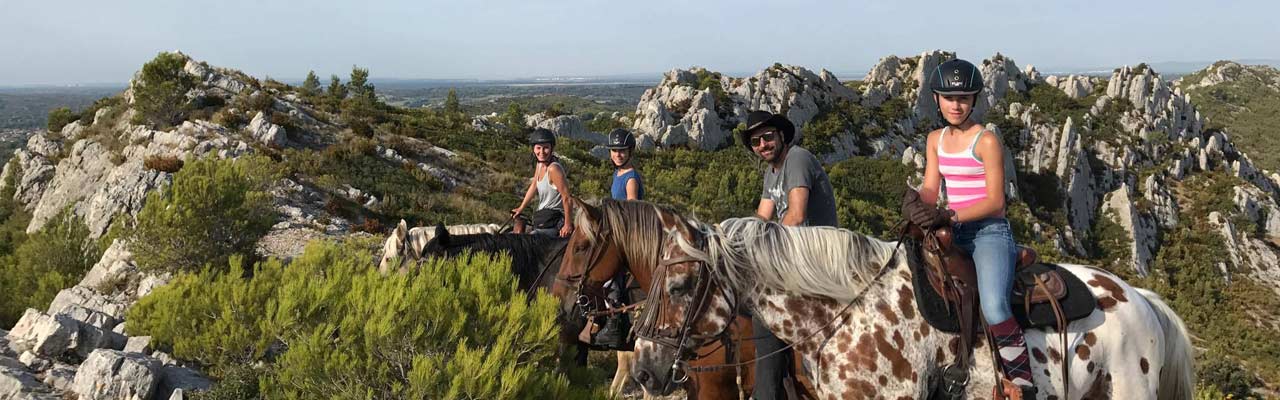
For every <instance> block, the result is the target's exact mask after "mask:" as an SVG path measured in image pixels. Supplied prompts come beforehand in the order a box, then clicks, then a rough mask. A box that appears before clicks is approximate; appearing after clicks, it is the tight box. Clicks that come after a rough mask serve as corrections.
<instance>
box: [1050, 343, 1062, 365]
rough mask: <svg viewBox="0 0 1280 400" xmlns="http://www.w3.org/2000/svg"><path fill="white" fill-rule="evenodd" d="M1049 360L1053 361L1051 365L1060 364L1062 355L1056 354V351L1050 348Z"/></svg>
mask: <svg viewBox="0 0 1280 400" xmlns="http://www.w3.org/2000/svg"><path fill="white" fill-rule="evenodd" d="M1049 359H1050V360H1053V363H1054V364H1057V363H1060V362H1062V353H1059V352H1058V349H1055V348H1052V347H1050V348H1049Z"/></svg>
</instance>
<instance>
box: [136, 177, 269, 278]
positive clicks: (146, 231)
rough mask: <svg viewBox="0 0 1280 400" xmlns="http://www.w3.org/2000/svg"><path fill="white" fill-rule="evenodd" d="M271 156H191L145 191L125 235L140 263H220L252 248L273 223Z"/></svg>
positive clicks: (182, 266)
mask: <svg viewBox="0 0 1280 400" xmlns="http://www.w3.org/2000/svg"><path fill="white" fill-rule="evenodd" d="M274 169H275V168H274V167H273V166H272V165H270V160H268V159H266V158H260V157H252V158H245V159H240V160H212V159H204V160H195V161H192V162H190V163H188V164H186V165H185V166H184V167H183V168H182V170H181V171H178V173H177V174H175V175H174V179H173V184H171V185H169V186H168V187H165V188H164V189H162V190H158V191H155V192H152V193H151V194H150V195H149V196H147V202H146V205H145V206H143V208H142V211H140V212H139V213H138V225H137V227H136V228H135V229H134V231H133V232H132V233H131V234H130V235H129V239H128V240H129V241H131V242H132V243H136V244H145V245H134V246H132V247H131V248H132V249H133V251H134V257H135V260H136V261H137V263H138V266H139V267H141V268H142V269H146V270H187V271H193V270H197V269H199V268H200V267H201V266H202V265H204V264H205V263H214V264H215V265H222V264H225V263H226V259H227V257H229V256H230V255H232V254H235V253H242V254H250V253H252V251H253V246H254V244H255V243H256V242H257V241H258V238H259V237H261V236H262V235H263V234H265V233H266V232H267V230H269V229H271V226H272V225H274V224H275V220H276V214H275V210H274V209H273V208H272V204H271V195H270V194H269V193H267V192H266V189H267V186H268V185H269V184H271V183H272V182H274V181H275V180H276V179H278V177H277V174H278V172H275V171H274Z"/></svg>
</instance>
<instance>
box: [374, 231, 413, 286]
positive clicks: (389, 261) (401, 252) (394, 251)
mask: <svg viewBox="0 0 1280 400" xmlns="http://www.w3.org/2000/svg"><path fill="white" fill-rule="evenodd" d="M410 247H411V246H410V243H409V224H408V223H407V222H405V220H403V219H402V220H400V224H398V225H396V229H395V230H393V231H391V236H388V237H387V241H386V243H383V245H382V260H380V261H378V272H381V273H382V274H384V275H385V274H386V273H387V272H390V271H391V267H392V265H393V264H395V265H402V264H403V263H404V262H405V260H406V259H408V258H409V255H408V254H405V253H406V250H407V249H409V248H410Z"/></svg>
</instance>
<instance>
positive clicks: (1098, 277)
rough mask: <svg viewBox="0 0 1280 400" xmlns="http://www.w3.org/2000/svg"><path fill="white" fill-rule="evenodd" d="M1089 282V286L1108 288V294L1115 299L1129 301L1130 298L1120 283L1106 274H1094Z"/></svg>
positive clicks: (1120, 301)
mask: <svg viewBox="0 0 1280 400" xmlns="http://www.w3.org/2000/svg"><path fill="white" fill-rule="evenodd" d="M1088 283H1089V286H1093V287H1096V288H1100V289H1102V290H1106V291H1107V295H1109V296H1110V297H1111V298H1113V299H1115V300H1116V302H1119V303H1123V302H1126V301H1129V299H1128V298H1127V297H1125V295H1124V288H1121V287H1120V284H1118V283H1116V281H1114V280H1112V279H1111V278H1108V277H1107V276H1105V275H1102V274H1093V279H1090V280H1089V282H1088Z"/></svg>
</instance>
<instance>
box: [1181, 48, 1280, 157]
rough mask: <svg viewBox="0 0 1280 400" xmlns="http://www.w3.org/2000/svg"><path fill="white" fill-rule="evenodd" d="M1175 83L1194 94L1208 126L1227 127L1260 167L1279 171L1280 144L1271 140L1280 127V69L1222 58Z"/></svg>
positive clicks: (1232, 136) (1218, 128) (1235, 141)
mask: <svg viewBox="0 0 1280 400" xmlns="http://www.w3.org/2000/svg"><path fill="white" fill-rule="evenodd" d="M1175 85H1176V86H1177V87H1178V88H1180V89H1182V91H1184V92H1186V93H1187V94H1188V95H1190V96H1193V97H1194V98H1195V103H1196V105H1197V107H1199V109H1200V112H1201V113H1202V114H1203V115H1204V116H1205V117H1206V118H1207V119H1208V120H1209V125H1208V127H1207V128H1208V129H1214V130H1222V131H1225V132H1226V133H1227V134H1228V135H1230V136H1231V139H1232V142H1234V143H1235V144H1236V145H1237V146H1239V147H1240V149H1242V150H1244V151H1246V152H1248V153H1249V155H1250V156H1251V157H1253V159H1254V160H1255V161H1256V162H1257V164H1258V167H1260V168H1262V169H1266V170H1268V171H1280V146H1277V144H1276V141H1275V140H1272V139H1273V138H1274V137H1275V132H1276V129H1277V128H1280V120H1277V119H1276V115H1280V70H1277V69H1276V68H1275V67H1271V66H1265V65H1241V64H1237V63H1234V62H1231V61H1219V62H1217V63H1214V64H1213V65H1212V66H1209V67H1208V68H1205V69H1203V70H1200V71H1197V72H1195V73H1193V74H1191V75H1187V76H1185V77H1182V78H1181V79H1179V80H1178V81H1177V82H1175Z"/></svg>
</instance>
